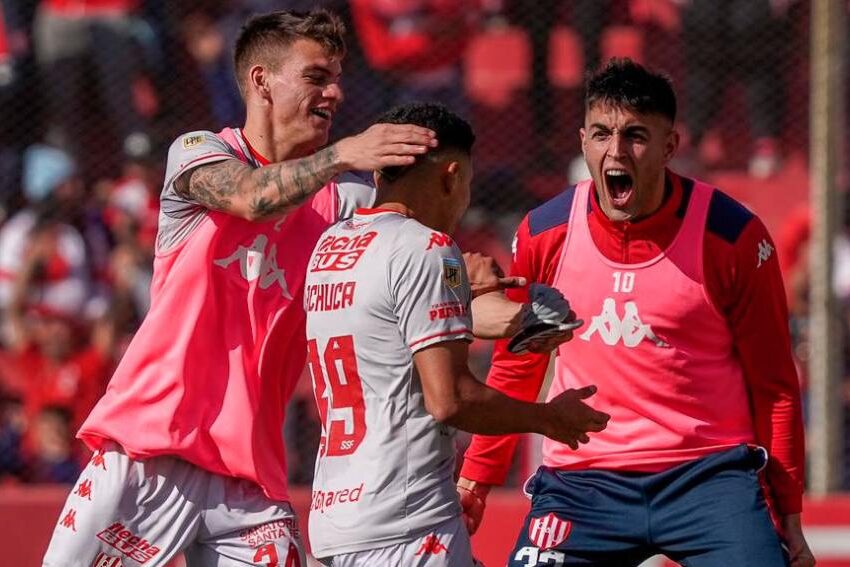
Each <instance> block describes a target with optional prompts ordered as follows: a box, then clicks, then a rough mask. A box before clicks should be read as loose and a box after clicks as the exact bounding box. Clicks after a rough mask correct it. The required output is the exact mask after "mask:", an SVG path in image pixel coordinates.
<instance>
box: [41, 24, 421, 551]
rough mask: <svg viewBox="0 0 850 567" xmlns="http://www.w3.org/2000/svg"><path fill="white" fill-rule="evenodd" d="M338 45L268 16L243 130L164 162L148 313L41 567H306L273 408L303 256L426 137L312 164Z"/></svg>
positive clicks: (181, 150)
mask: <svg viewBox="0 0 850 567" xmlns="http://www.w3.org/2000/svg"><path fill="white" fill-rule="evenodd" d="M342 37H343V28H342V25H341V23H340V21H339V20H338V19H337V18H336V17H335V16H333V15H331V14H329V13H327V12H323V11H316V12H312V13H309V14H298V13H287V12H276V13H271V14H267V15H264V16H260V17H256V18H254V19H252V20H250V21H249V22H247V24H246V25H245V26H244V28H243V29H242V32H241V34H240V36H239V38H238V39H237V41H236V47H235V67H236V72H237V78H238V82H239V86H240V89H241V91H242V95H243V97H244V99H245V103H246V106H247V119H246V123H245V126H244V128H241V129H240V128H233V129H231V128H227V129H225V130H223V131H221V132H219V133H217V134H215V133H212V132H205V131H201V132H192V133H189V134H186V135H184V136H180V137H179V138H178V139H177V140H176V141H175V142H174V144H173V145H172V146H171V149H170V151H169V157H168V168H167V173H166V178H165V185H164V188H163V192H162V210H161V214H160V220H159V233H158V235H157V244H156V258H155V260H154V276H153V282H152V285H151V308H150V312H149V313H148V315H147V317H146V319H145V321H144V322H143V323H142V326H141V328H140V329H139V331H138V333H137V334H136V336H135V337H134V339H133V342H132V344H131V345H130V347H129V349H128V351H127V353H126V354H125V355H124V357H123V359H122V361H121V363H120V365H119V366H118V368H117V370H116V371H115V374H114V376H113V378H112V380H111V382H110V384H109V387H108V390H107V392H106V394H105V395H104V397H103V398H102V399H101V400H100V402H99V403H98V404H97V406H96V407H95V408H94V410H93V411H92V413H91V415H90V416H89V418H88V420H87V421H86V422H85V424H84V425H83V427H82V429H81V430H80V432H79V437H80V438H81V439H82V440H83V441H84V442H85V443H86V444H87V445H88V446H89V447H90V448H91V449H92V450H93V451H95V455H94V458H93V459H92V460H91V462H90V463H89V465H88V467H87V468H86V469H85V470H84V471H83V473H82V474H81V476H80V480H79V483H78V485H77V486H76V487H75V489H74V490H73V491H72V493H71V494H70V495H69V497H68V499H67V502H66V504H65V507H64V510H63V511H62V515H61V517H60V521H59V523H58V525H57V527H56V529H55V531H54V534H53V538H52V540H51V543H50V547H49V549H48V550H47V554H46V556H45V559H44V565H49V566H55V567H58V566H62V567H68V566H79V567H90V566H91V565H113V564H116V563H115V561H124V562H125V563H124V564H129V563H127V561H128V560H132V561H135V563H132V564H133V565H135V564H137V563H144V564H145V566H146V567H156V566H161V565H165V564H166V563H167V562H168V561H169V559H171V558H172V557H174V556H175V555H176V554H177V553H178V552H180V551H185V555H186V560H187V562H188V564H189V565H190V566H208V565H217V566H221V567H223V566H235V565H287V566H298V565H305V562H304V552H303V550H302V544H301V542H300V539H299V532H298V526H297V523H296V521H295V517H294V516H293V512H292V509H291V507H290V505H289V504H288V502H287V500H288V496H287V486H286V464H285V460H284V447H283V440H282V434H281V431H282V427H283V420H284V415H283V412H284V408H285V406H286V403H287V400H288V398H289V396H290V393H291V391H292V389H293V386H294V384H295V381H296V380H297V379H298V377H299V375H300V374H301V372H302V370H303V367H304V359H305V355H306V351H307V349H306V344H305V339H304V336H303V335H304V312H303V307H302V302H301V297H302V292H303V281H304V272H305V268H306V263H307V259H308V257H309V254H310V250H311V249H312V248H313V245H314V244H315V242H316V240H317V239H318V237H319V235H320V234H321V233H322V231H323V230H324V229H325V228H327V227H328V226H329V225H330V224H332V223H333V222H335V221H336V220H337V219H339V218H341V217H342V216H344V215H346V214H350V213H351V212H352V211H353V210H354V208H356V207H357V206H359V205H363V204H367V203H369V202H371V200H372V198H373V194H372V188H371V187H368V186H365V185H357V184H355V183H344V182H343V181H342V179H341V178H337V180H336V181H335V178H336V176H337V175H338V174H340V173H342V172H345V171H348V170H373V169H380V168H383V167H390V166H404V165H408V164H411V163H413V161H414V156H416V155H419V154H422V153H424V152H425V151H426V150H427V149H428V148H429V147H432V146H434V145H436V140H435V138H434V134H433V132H432V131H429V130H428V129H427V128H422V127H420V126H409V125H399V124H380V125H377V126H374V127H372V128H369V129H368V130H366V131H365V132H363V133H362V134H360V135H358V136H354V137H351V138H346V139H343V140H341V141H339V142H338V143H336V144H333V145H331V146H327V147H325V148H324V149H320V148H322V147H323V146H325V144H326V143H327V141H328V130H329V128H330V125H331V121H332V119H333V115H334V112H335V111H336V109H337V106H338V105H339V104H340V103H341V102H342V92H341V90H340V83H339V81H340V70H341V68H340V62H341V59H342V57H343V55H344V50H345V48H344V45H343V39H342Z"/></svg>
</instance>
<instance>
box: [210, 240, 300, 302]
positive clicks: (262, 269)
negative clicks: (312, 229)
mask: <svg viewBox="0 0 850 567" xmlns="http://www.w3.org/2000/svg"><path fill="white" fill-rule="evenodd" d="M268 243H269V237H268V236H266V235H265V234H258V235H257V237H256V238H255V239H254V242H253V243H252V244H251V246H239V247H238V248H237V249H236V250H235V251H234V252H233V254H231V255H230V256H228V257H226V258H219V259H218V260H213V264H215V265H216V266H219V267H220V268H224V269H227V268H228V267H229V266H230V265H231V264H233V263H234V262H238V263H239V271H240V273H241V274H242V277H243V278H245V280H246V281H249V282H254V281H259V284H260V289H268V288H269V287H271V286H272V285H274V284H277V285H278V287H280V294H281V295H282V296H283V297H284V298H285V299H289V300H291V299H292V294H291V293H289V286H288V285H287V284H286V278H285V277H284V271H283V268H281V267H280V266H278V265H277V244H272V245H271V247H270V248H269V250H268V253H266V246H267V245H268Z"/></svg>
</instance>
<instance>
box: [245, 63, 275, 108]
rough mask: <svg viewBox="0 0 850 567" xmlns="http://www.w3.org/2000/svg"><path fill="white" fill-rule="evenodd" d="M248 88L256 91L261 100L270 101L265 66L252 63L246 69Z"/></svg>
mask: <svg viewBox="0 0 850 567" xmlns="http://www.w3.org/2000/svg"><path fill="white" fill-rule="evenodd" d="M248 89H249V90H252V91H254V92H255V93H257V94H258V95H259V97H260V98H261V99H262V100H265V101H268V102H271V89H270V88H269V77H268V74H267V73H266V69H265V67H263V66H262V65H253V66H252V67H251V68H250V69H248Z"/></svg>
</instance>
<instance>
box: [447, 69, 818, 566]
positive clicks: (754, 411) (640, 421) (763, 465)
mask: <svg viewBox="0 0 850 567" xmlns="http://www.w3.org/2000/svg"><path fill="white" fill-rule="evenodd" d="M675 101H676V99H675V94H674V91H673V88H672V86H671V84H670V82H669V81H668V80H667V79H666V78H665V77H663V76H660V75H658V74H656V73H653V72H651V71H648V70H646V69H644V68H643V67H641V66H640V65H637V64H635V63H633V62H631V61H628V60H614V61H611V62H609V63H608V65H607V66H606V67H604V68H603V69H601V70H600V71H598V72H597V73H596V74H594V75H592V76H590V77H589V80H588V83H587V93H586V106H585V122H584V127H583V128H582V129H581V141H582V149H583V152H584V156H585V160H586V162H587V165H588V168H589V170H590V172H591V177H592V178H591V179H589V180H587V181H583V182H581V183H579V184H577V185H575V186H572V187H569V188H567V189H566V190H565V191H564V192H563V193H561V194H560V195H559V196H557V197H555V198H554V199H552V200H551V201H549V202H548V203H545V204H544V205H542V206H540V207H538V208H537V209H534V210H532V211H531V212H530V213H529V214H528V215H527V216H526V217H525V219H524V220H523V221H522V223H521V224H520V227H519V230H518V233H517V248H516V254H515V256H514V262H513V267H512V272H513V274H514V275H520V276H524V277H526V278H527V279H528V280H529V281H537V282H544V283H548V284H550V285H552V286H554V287H555V288H556V289H558V290H560V291H561V292H562V293H563V294H564V295H565V296H566V297H569V298H570V302H571V306H572V308H573V309H574V310H575V311H576V312H577V313H578V315H579V316H581V317H583V318H584V319H585V323H584V326H582V327H580V328H579V329H577V330H576V338H575V339H574V340H573V341H570V342H569V343H564V344H563V345H562V346H560V347H559V353H560V356H559V357H558V358H557V362H556V374H555V378H554V381H553V384H552V386H551V388H550V390H549V394H548V395H549V397H550V398H551V397H554V396H558V395H559V394H560V393H561V392H562V391H564V390H565V389H567V388H581V387H583V386H585V385H587V384H588V383H589V382H590V381H593V382H594V383H595V384H597V385H598V386H599V393H598V394H597V396H596V397H595V398H594V406H595V407H596V408H597V409H599V410H600V411H604V412H606V413H608V414H610V415H611V421H610V422H609V424H608V427H607V428H606V429H605V430H604V431H602V432H600V433H597V434H596V435H594V437H593V438H592V439H591V441H590V443H588V444H586V445H582V446H581V447H579V448H578V449H577V450H573V448H570V447H567V446H566V445H564V444H563V443H560V442H558V441H554V440H549V439H546V440H544V442H543V466H542V467H541V468H540V469H539V470H538V471H537V474H535V475H534V476H533V477H532V478H531V479H530V480H529V482H528V483H527V484H526V490H527V491H528V493H529V494H530V495H531V499H532V504H531V511H530V512H529V514H528V517H527V518H526V521H525V523H524V525H523V528H522V531H521V533H520V535H519V539H518V541H517V544H516V547H515V549H514V550H513V552H512V553H511V556H510V557H509V561H508V564H509V565H511V566H520V565H522V566H533V565H607V566H617V567H625V566H629V565H638V564H639V563H641V562H642V561H643V560H645V559H646V558H648V557H650V556H652V555H654V554H658V553H660V554H664V555H666V556H668V557H670V558H671V559H673V560H675V561H678V562H680V563H681V564H683V565H688V566H689V567H728V566H732V565H734V566H735V567H769V566H770V567H772V566H779V565H786V564H788V562H789V561H790V564H791V565H792V566H794V567H809V566H811V565H813V564H814V558H813V557H812V554H811V552H810V550H809V548H808V546H807V544H806V541H805V539H804V537H803V533H802V530H801V526H800V511H801V507H802V492H803V467H804V448H803V443H804V440H803V426H802V418H801V409H800V386H799V383H798V379H797V374H796V370H795V367H794V363H793V360H792V358H791V345H790V339H789V333H788V313H787V308H786V305H785V293H784V291H783V288H782V279H781V276H780V272H779V266H778V264H777V260H776V254H775V253H774V244H773V241H772V240H771V238H770V236H769V235H768V233H767V230H766V229H765V226H764V224H763V223H762V222H761V220H760V219H759V218H758V217H757V216H756V215H755V214H753V213H752V212H751V211H749V210H748V209H746V208H745V207H744V206H743V205H741V204H740V203H738V202H737V201H735V200H733V199H732V198H730V197H729V196H727V195H726V194H724V193H722V192H721V191H719V190H718V189H716V188H713V187H712V186H710V185H708V184H706V183H703V182H700V181H697V180H694V179H689V178H687V177H683V176H680V175H678V174H676V173H674V172H672V171H670V170H669V169H667V164H668V163H669V161H670V159H671V158H672V157H673V155H674V153H675V151H676V149H677V147H678V144H679V136H678V134H677V133H676V131H675V130H674V129H673V124H674V120H675V117H676V102H675ZM512 297H514V298H515V299H520V300H521V299H522V297H523V293H522V291H517V292H516V294H515V295H513V296H512ZM548 362H549V360H548V357H547V356H544V355H540V354H527V355H523V356H519V357H517V356H514V355H512V354H510V353H508V352H507V349H506V346H505V345H504V344H501V345H497V347H496V351H495V354H494V356H493V366H492V369H491V371H490V374H489V377H488V380H487V383H488V385H490V386H492V387H494V388H496V389H499V390H501V391H502V392H505V393H506V394H508V395H511V396H514V397H516V398H518V399H525V400H533V399H536V397H537V395H538V393H539V390H540V388H541V385H542V383H543V376H544V373H545V370H546V366H547V364H548ZM515 445H516V437H515V436H514V437H501V438H500V437H475V438H474V439H473V442H472V445H471V446H470V448H469V450H468V451H467V453H466V456H465V462H464V466H463V470H462V472H461V479H460V480H459V491H460V494H461V497H462V503H463V504H464V507H465V510H466V511H467V520H468V525H469V527H470V529H471V530H472V531H474V530H475V529H476V528H477V525H478V522H479V521H480V519H481V515H482V513H483V509H484V502H485V498H486V495H487V491H488V490H489V486H490V485H494V484H499V483H501V482H503V481H504V479H505V476H506V474H507V470H508V465H509V462H510V457H511V454H512V452H513V450H514V448H515ZM768 502H771V503H772V506H773V510H774V511H775V512H776V514H777V516H778V520H779V525H778V526H777V528H778V529H776V528H775V527H774V525H773V524H772V522H771V515H770V513H769V505H768Z"/></svg>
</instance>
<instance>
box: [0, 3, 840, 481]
mask: <svg viewBox="0 0 850 567" xmlns="http://www.w3.org/2000/svg"><path fill="white" fill-rule="evenodd" d="M317 6H324V7H327V8H329V9H332V10H334V11H336V12H337V13H339V14H340V15H342V16H343V18H344V19H345V20H346V21H347V24H348V30H349V38H348V46H349V53H348V56H347V58H346V62H345V65H344V69H345V72H344V78H343V87H344V92H345V95H346V102H345V103H344V104H343V106H342V107H341V109H340V111H339V112H338V113H337V115H336V117H335V124H334V132H333V137H334V138H338V137H339V136H342V135H347V134H350V133H353V132H356V131H359V130H360V129H362V128H364V127H366V126H367V125H368V124H369V123H370V122H371V121H372V120H373V119H374V117H375V116H376V115H377V114H378V113H380V112H381V111H383V110H384V109H386V108H387V107H389V106H390V105H392V104H393V103H397V102H406V101H410V100H434V101H440V102H443V103H445V104H447V105H448V106H450V107H451V108H452V109H454V110H455V111H457V112H459V113H460V114H463V115H466V116H467V117H469V118H470V119H471V121H472V123H473V125H474V126H475V128H476V131H477V134H478V143H477V146H476V155H475V159H476V179H475V185H476V187H477V189H478V190H477V191H476V192H475V196H474V198H473V206H472V208H471V209H470V212H469V213H468V214H467V216H466V218H465V221H464V225H463V227H462V230H461V234H459V235H458V240H459V242H460V243H461V245H462V247H464V248H466V249H476V250H479V251H481V252H484V253H486V254H489V255H491V256H494V257H495V258H496V259H497V260H498V261H499V262H500V263H501V264H502V265H503V266H505V267H507V266H508V265H509V264H510V250H509V243H510V239H511V236H512V233H513V230H514V228H515V227H516V225H517V223H518V221H519V219H520V218H521V216H522V214H524V212H525V211H527V210H528V209H529V208H530V207H532V206H534V205H535V204H536V203H539V202H540V201H542V200H543V199H546V198H548V197H550V196H552V195H554V194H556V193H557V192H559V191H560V190H561V189H563V187H564V186H565V185H566V184H567V183H568V181H571V180H575V179H576V178H580V177H583V176H584V175H585V170H584V168H583V160H582V159H581V156H580V147H579V139H578V134H577V131H578V128H579V127H580V125H581V124H580V121H581V119H582V114H583V109H582V105H581V98H582V88H581V87H582V79H583V73H584V71H585V70H586V69H588V68H593V67H595V66H596V65H597V64H598V63H599V62H600V61H602V60H604V59H606V58H608V57H610V56H613V55H618V56H629V57H632V58H634V59H636V60H639V61H643V62H645V63H648V64H650V65H653V66H655V67H658V68H661V69H665V70H667V71H668V72H669V73H670V74H671V76H672V77H673V79H674V82H675V83H676V85H677V87H678V91H679V94H680V101H681V108H682V112H681V116H680V121H681V124H680V125H679V126H680V128H681V130H682V131H683V132H684V133H685V144H684V147H683V150H682V152H681V156H680V157H679V158H678V162H677V164H676V165H677V166H678V167H679V168H680V169H681V170H682V171H683V173H686V174H693V175H699V174H701V173H702V172H705V171H711V170H712V169H716V168H737V169H740V170H741V171H745V172H747V174H748V175H750V176H752V177H756V178H770V177H771V176H776V175H777V174H778V173H779V172H780V171H781V170H782V167H783V161H784V159H785V158H786V157H787V156H788V155H790V154H792V153H794V152H798V153H805V151H806V143H807V142H806V137H805V136H803V135H801V134H800V132H805V131H806V128H807V119H808V116H807V111H806V108H807V105H806V96H807V93H806V89H805V85H806V83H807V78H806V77H807V66H808V61H807V59H806V53H807V42H808V39H807V26H808V2H803V1H795V0H571V1H567V0H535V1H534V2H530V1H523V0H328V1H325V2H317V1H307V0H181V1H180V2H168V1H167V0H0V340H1V341H2V349H0V482H4V481H7V482H8V481H24V482H72V481H73V480H74V479H76V477H77V474H78V472H79V468H80V464H81V463H82V462H84V461H85V459H86V458H87V455H85V451H84V449H83V448H82V447H81V446H80V445H79V444H78V443H75V442H73V433H74V431H75V430H76V428H77V426H78V425H79V424H80V422H81V420H82V419H84V417H85V416H86V415H87V412H88V411H89V409H90V408H91V406H92V405H93V403H94V402H95V401H96V400H97V399H98V397H99V396H100V394H101V393H102V392H103V390H104V388H105V385H106V382H107V381H108V379H109V376H110V374H111V370H112V368H114V365H115V363H116V361H117V360H118V359H120V356H121V354H122V352H123V349H124V348H125V347H126V345H127V344H128V342H129V340H130V339H131V337H132V335H133V332H134V330H135V329H136V328H137V326H138V325H139V323H140V321H141V319H142V318H143V317H144V315H145V312H146V310H147V307H148V286H149V283H150V278H151V264H152V257H153V254H154V238H155V234H156V223H157V215H158V194H159V191H160V189H161V183H162V175H163V168H164V161H165V160H164V157H165V155H164V153H165V150H166V149H167V147H168V145H169V144H170V142H171V141H172V140H173V139H174V138H175V137H176V136H177V135H179V134H181V133H183V132H186V131H190V130H193V129H208V130H214V131H215V130H219V129H221V128H222V127H224V126H228V125H241V124H242V122H243V120H244V110H243V107H242V101H241V99H240V96H239V93H238V90H237V87H236V82H235V80H234V78H233V69H232V62H231V51H230V46H231V45H232V43H233V40H234V38H235V36H236V34H237V32H238V30H239V27H240V25H241V23H242V22H243V21H244V20H245V18H246V17H248V16H250V15H251V14H252V13H260V12H265V11H271V10H279V9H296V10H308V9H311V8H315V7H317ZM806 218H807V217H806ZM847 249H848V250H850V245H848V246H847ZM846 255H847V256H848V258H850V252H848V253H847V254H846ZM847 261H848V264H850V259H848V260H847ZM848 269H850V268H848ZM791 271H793V270H791ZM791 271H789V273H790V272H791ZM794 277H797V278H799V277H800V276H794ZM790 287H791V289H793V290H795V292H796V291H797V290H798V289H799V286H798V285H797V284H796V282H795V283H794V284H793V285H792V286H790ZM798 295H799V294H798ZM847 295H848V297H850V293H848V294H847ZM795 297H797V295H795ZM801 317H804V315H801V316H799V317H797V319H795V320H800V318H801ZM799 342H800V344H804V338H801V340H800V341H799ZM475 353H476V359H475V365H476V367H477V368H476V370H477V371H478V374H479V375H480V376H483V375H484V374H485V373H486V369H487V360H488V354H489V353H488V347H487V345H485V344H481V345H476V347H475ZM848 397H850V393H848ZM289 413H290V417H289V422H288V423H287V425H286V428H285V429H286V435H287V438H288V443H289V444H290V446H292V447H294V449H295V450H294V451H292V453H291V454H292V455H293V458H292V463H290V468H291V476H292V480H293V481H294V482H302V483H307V482H309V481H310V479H311V476H312V462H313V452H314V447H315V444H316V442H317V439H318V435H319V433H318V426H317V424H316V422H315V418H314V410H313V404H312V400H311V394H310V391H309V387H305V388H303V389H302V391H301V394H300V395H299V396H296V398H295V401H294V402H293V407H292V408H291V411H290V412H289ZM848 462H850V460H848Z"/></svg>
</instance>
